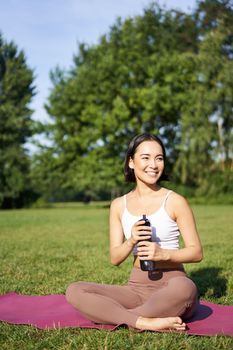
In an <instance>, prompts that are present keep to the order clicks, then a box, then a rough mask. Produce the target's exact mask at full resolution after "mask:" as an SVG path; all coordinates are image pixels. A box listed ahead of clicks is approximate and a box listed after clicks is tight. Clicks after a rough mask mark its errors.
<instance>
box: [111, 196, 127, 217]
mask: <svg viewBox="0 0 233 350" xmlns="http://www.w3.org/2000/svg"><path fill="white" fill-rule="evenodd" d="M124 197H125V196H124V195H123V196H120V197H117V198H114V199H113V200H112V202H111V205H110V208H111V210H115V211H117V212H118V213H120V212H122V210H123V208H124V203H125V198H124Z"/></svg>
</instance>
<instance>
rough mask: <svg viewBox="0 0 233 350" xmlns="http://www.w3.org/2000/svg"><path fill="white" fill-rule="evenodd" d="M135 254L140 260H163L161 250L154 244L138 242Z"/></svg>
mask: <svg viewBox="0 0 233 350" xmlns="http://www.w3.org/2000/svg"><path fill="white" fill-rule="evenodd" d="M137 254H138V256H139V259H140V260H153V261H160V260H163V249H161V248H160V246H159V245H158V244H157V243H155V242H145V241H144V242H139V243H138V245H137Z"/></svg>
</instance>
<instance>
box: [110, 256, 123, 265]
mask: <svg viewBox="0 0 233 350" xmlns="http://www.w3.org/2000/svg"><path fill="white" fill-rule="evenodd" d="M110 262H111V264H112V265H114V266H118V265H120V263H121V261H119V259H117V258H116V257H115V256H113V255H110Z"/></svg>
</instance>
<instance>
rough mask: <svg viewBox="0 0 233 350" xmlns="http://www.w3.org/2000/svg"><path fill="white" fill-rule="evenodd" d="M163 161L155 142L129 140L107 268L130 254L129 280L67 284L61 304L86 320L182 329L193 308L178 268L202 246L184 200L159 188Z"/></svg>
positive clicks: (190, 288)
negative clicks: (126, 188)
mask: <svg viewBox="0 0 233 350" xmlns="http://www.w3.org/2000/svg"><path fill="white" fill-rule="evenodd" d="M165 162H166V152H165V148H164V145H163V143H162V141H161V140H160V138H159V137H157V136H153V135H149V134H141V135H138V136H136V137H135V138H134V139H133V140H132V141H131V143H130V145H129V148H128V151H127V154H126V159H125V168H124V170H125V179H126V181H129V182H133V183H135V184H136V186H135V188H134V189H133V190H132V191H130V192H129V193H127V194H126V195H124V196H122V197H119V198H116V199H115V200H114V201H113V202H112V204H111V209H110V257H111V262H112V264H113V265H119V264H121V263H122V262H123V261H124V260H125V259H126V258H127V257H128V256H129V255H130V254H131V253H132V255H133V268H132V272H131V275H130V278H129V281H128V283H127V284H126V285H123V286H118V285H100V284H96V283H88V282H74V283H72V284H71V285H70V286H69V287H68V289H67V292H66V298H67V300H68V302H70V303H71V304H72V305H73V306H74V307H75V308H77V309H78V310H79V311H81V312H82V313H83V314H84V315H85V316H86V317H87V318H89V319H90V320H92V321H94V322H97V323H111V324H123V323H124V324H127V325H129V326H130V327H134V328H137V329H141V330H142V329H143V330H161V329H173V330H179V331H182V330H185V328H186V324H185V322H184V320H186V319H188V318H189V317H191V316H192V315H193V314H194V312H195V310H196V308H197V305H198V300H197V288H196V286H195V284H194V283H193V281H192V280H191V279H189V278H188V277H187V275H186V273H185V270H184V267H183V263H190V262H198V261H200V260H201V259H202V247H201V243H200V240H199V236H198V233H197V230H196V225H195V220H194V217H193V215H192V211H191V209H190V207H189V205H188V203H187V202H186V200H185V199H184V198H183V197H182V196H180V195H178V194H177V193H174V192H173V191H170V190H168V189H166V188H164V187H161V186H160V185H159V182H160V181H161V180H162V179H165V178H166V175H165ZM142 216H143V218H142ZM146 218H147V219H146ZM180 234H181V235H182V237H183V241H184V248H179V236H180ZM142 261H152V262H153V264H151V265H150V266H153V269H150V270H148V271H147V270H146V271H145V270H144V269H142V268H141V266H142V265H143V264H140V262H142ZM145 265H146V264H145ZM145 265H144V266H145ZM148 266H149V264H148Z"/></svg>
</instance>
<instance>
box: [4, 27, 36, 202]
mask: <svg viewBox="0 0 233 350" xmlns="http://www.w3.org/2000/svg"><path fill="white" fill-rule="evenodd" d="M32 81H33V73H32V71H31V69H29V68H28V67H27V65H26V60H25V56H24V53H23V52H22V51H18V49H17V47H16V45H15V44H14V43H12V42H11V43H7V42H5V41H4V40H3V38H2V36H1V34H0V169H1V171H0V207H3V208H7V207H9V208H10V207H18V206H22V205H26V204H27V201H30V197H31V196H32V193H31V189H30V187H29V183H28V176H27V174H28V173H29V169H30V162H29V157H28V155H27V152H26V150H25V148H24V144H25V143H26V141H27V139H28V138H29V137H30V136H32V134H33V131H32V127H33V124H32V120H31V113H32V111H31V110H30V108H29V107H28V105H29V103H30V101H31V98H32V96H33V91H34V88H33V87H32Z"/></svg>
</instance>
